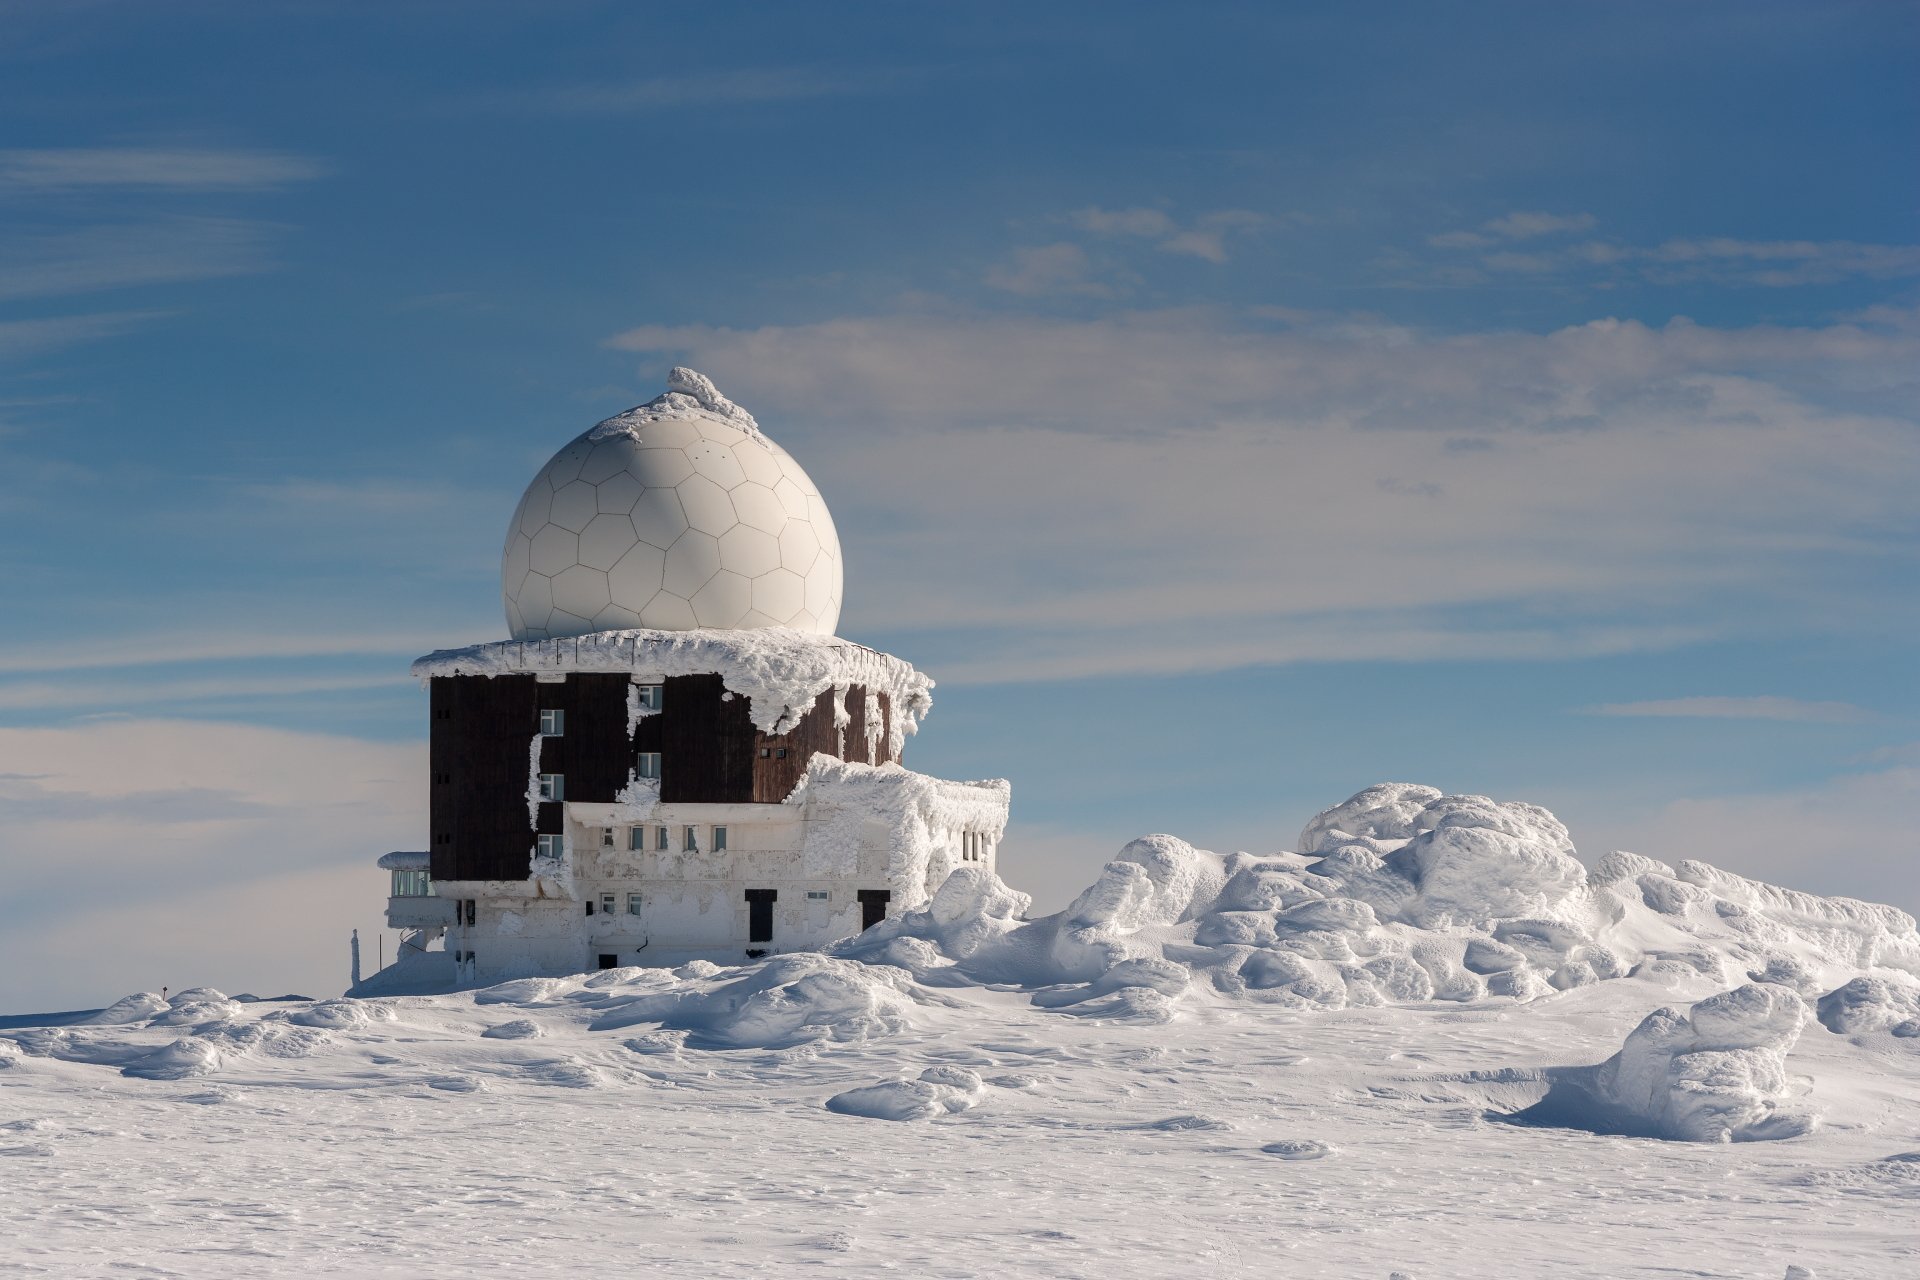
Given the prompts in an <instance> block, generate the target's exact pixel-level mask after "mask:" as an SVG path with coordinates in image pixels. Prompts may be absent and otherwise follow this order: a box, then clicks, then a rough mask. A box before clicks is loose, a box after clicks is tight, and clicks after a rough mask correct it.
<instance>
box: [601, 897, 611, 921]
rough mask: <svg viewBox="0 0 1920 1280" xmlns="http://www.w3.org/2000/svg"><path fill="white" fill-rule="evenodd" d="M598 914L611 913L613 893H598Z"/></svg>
mask: <svg viewBox="0 0 1920 1280" xmlns="http://www.w3.org/2000/svg"><path fill="white" fill-rule="evenodd" d="M600 914H601V915H603V916H610V915H612V914H613V895H612V894H610V893H603V894H601V895H600Z"/></svg>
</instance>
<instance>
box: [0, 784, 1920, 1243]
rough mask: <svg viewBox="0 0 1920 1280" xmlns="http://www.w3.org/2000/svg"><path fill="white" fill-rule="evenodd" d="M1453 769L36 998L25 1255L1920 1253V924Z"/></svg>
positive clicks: (12, 1175)
mask: <svg viewBox="0 0 1920 1280" xmlns="http://www.w3.org/2000/svg"><path fill="white" fill-rule="evenodd" d="M1429 791H1430V789H1419V788H1407V787H1397V788H1396V787H1389V788H1374V789H1370V791H1369V792H1365V793H1362V795H1361V796H1360V797H1356V798H1355V800H1354V801H1350V802H1349V803H1348V804H1347V805H1345V806H1339V807H1337V808H1336V809H1335V810H1330V811H1329V815H1332V816H1329V815H1322V817H1321V818H1317V819H1316V820H1315V823H1314V824H1311V825H1309V827H1308V829H1307V832H1306V833H1304V835H1303V839H1302V840H1301V841H1300V844H1301V846H1302V849H1303V850H1304V852H1302V853H1299V854H1276V855H1273V856H1271V857H1261V858H1254V857H1248V856H1247V855H1232V856H1229V857H1224V858H1223V857H1217V856H1215V855H1212V854H1208V853H1205V852H1204V851H1201V850H1195V849H1192V848H1191V847H1190V846H1187V845H1185V844H1184V843H1183V842H1180V841H1178V840H1175V839H1173V838H1172V837H1164V836H1163V837H1151V838H1148V839H1146V840H1142V841H1136V842H1134V843H1133V844H1131V845H1129V846H1128V847H1127V848H1126V849H1125V850H1123V851H1122V852H1121V854H1120V856H1119V857H1118V858H1117V859H1116V860H1115V862H1114V863H1113V864H1110V865H1109V866H1108V867H1107V868H1106V869H1105V870H1104V871H1103V872H1102V873H1101V875H1100V877H1099V879H1098V880H1097V881H1096V883H1095V884H1094V885H1092V886H1090V887H1089V889H1088V891H1087V892H1086V893H1084V894H1082V895H1081V896H1080V898H1079V899H1078V900H1076V902H1075V903H1074V904H1073V905H1072V906H1071V907H1070V908H1069V909H1068V910H1067V911H1065V912H1062V913H1059V914H1058V915H1055V916H1050V917H1044V918H1041V919H1038V920H1034V919H1028V918H1026V913H1027V908H1028V901H1027V899H1026V897H1025V895H1023V894H1020V893H1018V892H1017V891H1014V890H1011V889H1009V888H1008V887H1007V886H1006V885H1004V884H1003V883H1001V882H1000V881H998V880H997V879H996V878H994V877H993V876H991V875H988V874H984V873H983V872H982V870H981V869H979V868H971V867H970V868H963V869H962V870H960V871H959V872H956V873H955V874H954V875H953V876H952V877H950V878H949V879H948V880H947V881H946V883H945V884H944V885H942V887H941V888H940V890H939V892H938V893H937V894H936V895H935V896H934V898H933V899H932V900H931V901H930V902H929V904H928V906H927V907H926V909H925V910H923V911H917V912H912V913H908V914H907V915H905V916H903V917H900V918H898V919H896V920H893V921H889V922H887V924H885V925H883V926H878V927H876V928H875V929H873V930H869V931H868V933H867V934H865V935H862V936H861V937H860V938H858V939H854V940H850V941H849V942H847V943H844V944H841V945H840V946H838V947H836V948H835V949H834V950H833V953H832V954H826V955H818V954H792V955H783V956H776V957H773V958H770V959H768V960H766V961H762V962H759V963H756V964H753V965H748V966H743V967H738V968H721V967H718V966H715V965H712V964H705V963H695V964H689V965H686V966H684V967H682V968H680V969H677V970H672V971H667V970H650V969H616V970H609V971H606V972H600V973H594V974H582V975H576V976H572V977H554V978H531V979H525V980H521V981H517V982H511V983H505V984H501V985H499V986H496V987H492V988H488V989H486V990H482V991H477V992H469V993H460V994H455V995H446V996H430V997H400V998H389V999H381V1000H367V1001H354V1000H326V1001H317V1002H292V1003H283V1002H254V1001H250V1000H244V999H229V998H227V997H226V996H224V995H222V994H221V993H219V992H213V991H206V990H197V991H190V992H183V993H180V994H178V995H176V996H174V997H173V998H172V999H170V1000H167V1001H161V1000H160V999H159V998H158V997H157V996H152V995H137V996H130V997H128V998H127V999H125V1000H122V1001H120V1002H118V1003H117V1004H115V1005H114V1006H112V1007H111V1008H109V1009H107V1010H104V1011H103V1012H102V1013H101V1014H99V1015H96V1017H95V1018H94V1019H93V1020H92V1021H91V1022H89V1023H86V1024H81V1025H69V1026H59V1027H51V1026H50V1027H37V1028H36V1027H25V1028H19V1029H14V1030H7V1031H3V1032H0V1185H4V1186H5V1187H6V1188H7V1192H8V1194H7V1195H5V1196H0V1230H4V1231H5V1232H6V1236H5V1238H6V1239H7V1240H8V1241H9V1246H8V1247H7V1248H6V1249H4V1250H0V1276H6V1275H58V1276H71V1275H78V1276H86V1275H119V1274H125V1268H126V1267H128V1266H135V1267H138V1268H141V1269H142V1270H141V1272H140V1273H142V1274H150V1275H180V1276H195V1277H199V1276H243V1275H245V1276H251V1275H260V1274H279V1273H284V1272H286V1271H290V1270H296V1269H297V1270H299V1271H301V1272H303V1273H309V1274H314V1275H351V1276H365V1275H395V1276H400V1275H405V1276H421V1275H427V1276H433V1275H448V1276H454V1275H471V1274H475V1273H476V1269H479V1270H485V1271H497V1272H502V1273H525V1274H529V1275H559V1274H563V1273H564V1274H569V1275H571V1274H576V1273H577V1272H579V1271H580V1270H582V1269H596V1270H615V1271H618V1272H621V1273H625V1274H642V1275H654V1274H659V1275H689V1276H694V1275H698V1276H713V1275H719V1276H732V1275H741V1276H746V1275H775V1274H781V1275H784V1274H787V1273H789V1272H791V1271H793V1270H795V1269H796V1268H801V1267H813V1268H824V1269H826V1270H828V1271H831V1272H835V1273H840V1274H848V1275H878V1274H894V1275H902V1274H904V1275H914V1276H985V1275H994V1276H1001V1275H1035V1276H1070V1277H1078V1276H1084V1277H1099V1278H1101V1280H1110V1278H1111V1277H1116V1276H1119V1277H1130V1276H1143V1277H1145V1276H1155V1277H1158V1276H1184V1275H1205V1276H1210V1277H1211V1276H1224V1277H1234V1276H1256V1275H1259V1276H1265V1275H1271V1274H1275V1273H1276V1272H1277V1273H1280V1274H1303V1275H1315V1276H1328V1277H1348V1276H1353V1277H1368V1278H1371V1280H1383V1278H1384V1277H1387V1276H1389V1275H1391V1274H1393V1273H1396V1272H1397V1273H1400V1274H1403V1275H1406V1276H1410V1277H1418V1278H1419V1280H1449V1278H1458V1280H1464V1278H1468V1277H1475V1278H1477V1277H1486V1276H1489V1275H1501V1276H1507V1275H1512V1276H1536V1275H1538V1276H1546V1275H1551V1276H1555V1277H1571V1278H1574V1280H1583V1278H1587V1277H1591V1278H1593V1280H1599V1278H1601V1277H1605V1278H1606V1280H1621V1278H1623V1277H1641V1276H1644V1277H1654V1276H1668V1275H1674V1274H1686V1275H1694V1276H1703V1277H1778V1276H1781V1275H1783V1274H1785V1273H1786V1269H1787V1268H1788V1267H1789V1266H1798V1267H1801V1268H1803V1269H1805V1270H1806V1271H1808V1272H1810V1273H1812V1274H1816V1275H1820V1276H1823V1277H1826V1278H1827V1280H1832V1277H1835V1276H1841V1277H1847V1276H1859V1277H1892V1276H1899V1275H1906V1274H1915V1273H1917V1272H1920V1243H1916V1241H1917V1240H1920V1237H1916V1235H1915V1233H1914V1232H1913V1231H1912V1230H1911V1225H1912V1220H1913V1211H1914V1208H1915V1206H1916V1204H1920V1038H1917V1037H1913V1036H1910V1035H1906V1034H1903V1033H1902V1032H1901V1028H1902V1027H1904V1026H1906V1023H1907V1013H1906V1010H1907V1008H1908V1006H1907V1004H1906V999H1907V996H1908V995H1909V994H1910V992H1911V990H1912V989H1913V976H1912V975H1913V970H1912V964H1911V962H1912V959H1913V957H1914V955H1915V954H1916V952H1915V950H1914V947H1913V932H1914V931H1913V922H1912V920H1911V918H1909V917H1906V916H1904V915H1903V914H1902V913H1899V912H1895V911H1892V910H1891V909H1888V908H1881V907H1873V906H1870V905H1869V904H1862V903H1849V902H1846V901H1844V900H1830V899H1819V898H1813V897H1810V896H1809V895H1803V894H1793V893H1791V892H1789V891H1786V890H1780V889H1776V888H1773V887H1771V886H1766V885H1760V884H1756V883H1754V882H1751V881H1746V880H1742V879H1740V878H1739V877H1734V876H1730V875H1727V874H1726V873H1723V872H1718V871H1715V870H1714V869H1712V868H1707V867H1702V866H1700V865H1699V864H1691V863H1681V864H1679V865H1678V866H1677V867H1672V868H1670V867H1667V866H1666V864H1661V863H1656V862H1654V861H1653V860H1651V859H1644V858H1637V857H1635V856H1633V855H1610V856H1609V857H1608V858H1606V859H1602V860H1601V861H1600V863H1599V865H1598V866H1597V867H1596V869H1595V871H1594V872H1593V873H1592V874H1590V875H1589V874H1586V873H1584V872H1582V873H1581V874H1580V875H1579V876H1578V877H1574V876H1571V875H1570V874H1569V873H1568V870H1567V867H1566V865H1565V863H1564V862H1563V861H1562V859H1570V858H1571V857H1572V852H1571V849H1572V846H1571V843H1570V841H1568V840H1567V838H1566V835H1565V831H1564V828H1560V827H1559V824H1558V823H1557V822H1554V821H1553V820H1552V817H1551V815H1549V814H1545V812H1544V811H1542V810H1537V809H1533V808H1531V807H1528V806H1514V807H1509V806H1502V805H1499V804H1498V803H1497V802H1494V801H1491V800H1485V799H1484V798H1478V797H1441V796H1439V795H1438V794H1437V793H1432V794H1427V792H1429ZM1356 828H1358V829H1356ZM1363 855H1364V856H1363ZM1576 865H1577V864H1576ZM1497 878H1503V879H1502V882H1499V883H1496V882H1495V881H1496V879H1497ZM1506 912H1518V913H1521V914H1517V915H1507V914H1503V913H1506ZM1816 1112H1818V1113H1820V1118H1821V1122H1820V1123H1819V1124H1818V1125H1816V1124H1814V1122H1813V1121H1814V1117H1815V1113H1816ZM1679 1139H1689V1140H1679ZM1742 1139H1776V1140H1772V1141H1754V1140H1742ZM1490 1267H1491V1268H1492V1269H1491V1270H1490Z"/></svg>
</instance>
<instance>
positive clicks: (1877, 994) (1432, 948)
mask: <svg viewBox="0 0 1920 1280" xmlns="http://www.w3.org/2000/svg"><path fill="white" fill-rule="evenodd" d="M1299 843H1300V851H1299V852H1286V853H1275V854H1271V855H1268V856H1265V857H1255V856H1252V855H1249V854H1246V853H1235V854H1231V855H1229V856H1226V857H1221V856H1219V855H1216V854H1213V853H1209V852H1207V851H1205V850H1200V849H1195V848H1194V847H1192V846H1191V845H1189V844H1187V843H1186V842H1185V841H1183V840H1180V839H1177V838H1175V837H1173V836H1166V835H1157V836H1148V837H1145V838H1143V839H1140V840H1135V841H1134V842H1133V843H1131V844H1129V845H1127V846H1126V848H1124V849H1122V850H1121V851H1120V854H1119V856H1118V857H1116V858H1115V860H1114V861H1112V862H1110V863H1108V864H1107V866H1106V867H1105V868H1104V869H1103V870H1102V872H1101V874H1100V877H1099V879H1097V880H1096V881H1095V882H1094V883H1093V884H1092V885H1091V886H1089V887H1088V888H1087V889H1086V891H1085V892H1083V893H1082V894H1081V895H1080V896H1079V897H1078V898H1076V899H1075V900H1074V901H1073V903H1072V904H1071V905H1070V906H1068V907H1067V909H1066V910H1065V911H1062V912H1060V913H1058V914H1056V915H1052V916H1046V917H1043V918H1040V919H1036V920H1029V919H1026V918H1025V912H1026V908H1027V905H1028V900H1027V898H1026V896H1025V895H1023V894H1020V893H1017V892H1015V891H1014V890H1012V889H1009V888H1008V887H1007V886H1006V885H1004V884H1002V883H1001V882H1000V881H999V880H998V879H997V878H995V877H993V876H991V875H990V874H988V873H986V872H985V871H984V870H982V869H980V868H962V869H961V870H959V871H957V872H955V873H954V874H953V876H952V877H951V878H950V879H949V880H948V881H947V882H946V884H945V885H944V886H943V887H942V888H941V889H940V891H939V893H938V894H937V895H936V896H935V897H934V899H933V901H932V902H931V903H929V905H928V907H927V908H926V909H925V910H923V911H915V912H908V913H905V914H903V915H901V916H899V917H897V918H895V919H892V920H888V921H886V922H884V923H882V924H880V925H876V926H875V927H874V928H872V929H869V930H868V931H867V932H866V933H864V934H862V935H861V936H860V937H859V938H856V939H852V940H850V941H849V942H846V943H843V944H841V945H840V946H839V947H837V948H835V952H836V954H840V955H844V956H847V957H849V958H854V959H863V960H869V961H877V962H881V963H887V964H893V965H898V966H900V967H902V968H905V969H907V970H909V971H911V972H912V973H913V974H914V975H915V977H916V978H918V979H919V980H920V981H922V982H926V983H930V984H936V985H937V984H951V983H955V982H982V983H1013V984H1016V985H1020V986H1023V987H1031V988H1033V989H1034V997H1033V998H1034V1002H1035V1003H1036V1004H1040V1005H1043V1006H1045V1007H1049V1008H1061V1009H1072V1008H1075V1007H1077V1006H1081V1005H1084V1004H1086V1003H1087V1002H1089V1001H1095V1000H1104V1001H1105V1003H1104V1004H1102V1006H1101V1008H1102V1009H1103V1011H1109V1012H1111V1011H1115V1010H1119V1009H1126V1010H1129V1011H1131V1012H1132V1013H1134V1014H1135V1015H1138V1016H1149V1017H1164V1016H1167V1012H1168V1009H1169V1007H1170V1002H1172V1001H1174V1000H1176V999H1177V998H1179V997H1180V996H1181V995H1182V993H1183V992H1185V991H1187V990H1188V989H1189V988H1190V987H1194V986H1201V987H1205V988H1208V989H1211V991H1213V992H1215V993H1217V994H1219V995H1224V996H1228V997H1232V998H1236V999H1241V1000H1247V1001H1252V1002H1256V1003H1262V1004H1271V1005H1276V1006H1279V1007H1282V1008H1287V1009H1297V1010H1327V1009H1342V1008H1349V1007H1364V1006H1374V1005H1382V1004H1404V1003H1415V1002H1423V1001H1429V1000H1439V1001H1455V1002H1473V1001H1481V1000H1490V999H1491V1000H1503V999H1504V1000H1527V999H1532V998H1536V997H1539V996H1543V995H1548V994H1551V993H1552V992H1554V991H1566V990H1571V989H1574V988H1578V987H1583V986H1587V985H1590V984H1592V983H1595V982H1601V981H1606V980H1609V979H1614V978H1620V977H1625V976H1628V975H1634V976H1639V977H1644V978H1649V979H1652V980H1655V981H1659V982H1664V983H1667V984H1669V985H1677V984H1680V983H1683V982H1699V981H1702V980H1704V981H1706V982H1709V983H1716V984H1730V983H1732V982H1734V981H1737V980H1738V979H1739V978H1740V977H1741V976H1743V975H1746V974H1751V975H1752V976H1753V977H1754V978H1755V979H1756V980H1764V981H1766V982H1769V983H1773V984H1778V985H1785V986H1788V987H1792V988H1794V989H1795V990H1796V991H1798V992H1799V993H1800V994H1802V995H1805V996H1808V997H1810V998H1812V997H1817V998H1818V999H1819V1001H1820V1010H1821V1013H1820V1017H1821V1020H1822V1022H1823V1023H1825V1024H1826V1025H1828V1026H1829V1027H1831V1028H1833V1029H1835V1030H1868V1031H1873V1030H1881V1029H1886V1028H1890V1027H1892V1026H1894V1025H1897V1024H1901V1023H1904V1022H1905V1021H1907V1020H1910V1019H1912V1018H1915V1017H1920V981H1916V978H1917V977H1920V933H1916V931H1915V926H1914V920H1913V917H1911V916H1909V915H1907V914H1906V913H1905V912H1902V911H1898V910H1895V909H1894V908H1892V907H1886V906H1878V905H1875V904H1871V903H1864V902H1856V901H1853V900H1851V899H1847V898H1820V897H1816V896H1814V895H1811V894H1804V893H1797V892H1794V891H1792V890H1788V889H1781V888H1776V887H1775V886H1772V885H1767V884H1761V883H1758V882H1756V881H1752V880H1746V879H1743V878H1741V877H1739V876H1736V875H1732V874H1730V873H1728V872H1725V871H1720V870H1717V869H1716V868H1713V867H1710V866H1707V865H1706V864H1704V863H1699V862H1682V863H1680V864H1679V865H1678V866H1677V867H1674V866H1669V865H1667V864H1666V863H1663V862H1657V861H1655V860H1654V859H1652V858H1645V857H1641V856H1639V855H1637V854H1631V853H1612V854H1608V855H1607V856H1606V857H1604V858H1602V859H1600V861H1599V863H1598V865H1597V866H1595V868H1594V869H1593V870H1592V871H1588V870H1587V869H1586V867H1585V866H1583V865H1582V863H1581V862H1580V861H1579V859H1578V858H1577V857H1576V856H1575V851H1574V846H1573V841H1572V839H1571V838H1570V836H1569V835H1568V832H1567V829H1566V827H1565V826H1564V825H1562V824H1561V822H1560V821H1559V820H1558V819H1557V818H1555V817H1554V816H1553V815H1552V814H1551V813H1549V812H1547V811H1546V810H1545V809H1542V808H1539V807H1538V806H1536V805H1530V804H1521V803H1515V802H1510V801H1508V802H1502V801H1497V800H1493V799H1489V798H1488V797H1486V796H1447V795H1442V794H1441V793H1440V792H1439V791H1437V790H1435V789H1434V788H1432V787H1421V786H1414V785H1410V784H1404V783H1383V784H1381V785H1379V786H1374V787H1369V788H1367V789H1366V790H1365V791H1362V792H1360V793H1359V794H1358V795H1356V796H1354V797H1353V798H1352V799H1350V800H1348V801H1346V802H1345V803H1343V804H1340V805H1336V806H1334V807H1333V808H1331V809H1328V810H1326V811H1325V812H1323V813H1321V814H1319V815H1318V816H1316V817H1315V818H1314V819H1313V820H1312V821H1311V822H1309V823H1308V824H1307V826H1306V829H1305V830H1304V831H1303V832H1302V833H1301V838H1300V842H1299ZM1823 993H1825V994H1823Z"/></svg>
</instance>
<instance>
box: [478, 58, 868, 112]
mask: <svg viewBox="0 0 1920 1280" xmlns="http://www.w3.org/2000/svg"><path fill="white" fill-rule="evenodd" d="M903 78H904V77H903V75H902V74H900V73H894V72H849V71H843V70H832V69H827V68H819V67H759V68H750V67H743V68H738V69H735V70H728V71H711V72H700V73H697V74H689V75H672V76H641V77H636V78H634V79H632V80H628V81H623V82H617V83H609V84H597V85H577V86H568V87H565V88H556V89H536V90H530V91H526V92H524V93H518V94H513V95H510V97H511V100H512V102H513V103H514V105H517V106H528V107H534V108H544V109H545V110H549V111H560V112H578V113H581V114H619V113H623V112H635V111H665V110H676V109H681V108H687V107H727V106H754V105H758V104H763V103H772V102H797V101H803V100H806V99H813V98H839V97H849V96H852V95H856V94H866V93H876V92H880V91H881V90H884V89H887V88H890V87H892V86H894V85H896V84H898V83H900V82H901V81H902V79H903Z"/></svg>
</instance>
